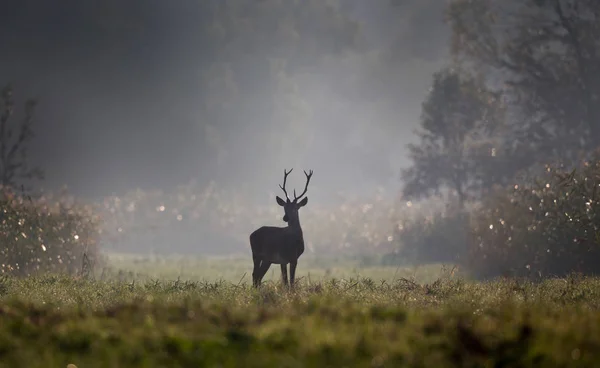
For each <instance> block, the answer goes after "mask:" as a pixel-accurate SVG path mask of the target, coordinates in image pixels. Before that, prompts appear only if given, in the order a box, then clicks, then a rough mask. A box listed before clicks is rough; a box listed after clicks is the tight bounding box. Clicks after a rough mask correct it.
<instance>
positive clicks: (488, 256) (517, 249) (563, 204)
mask: <svg viewBox="0 0 600 368" xmlns="http://www.w3.org/2000/svg"><path fill="white" fill-rule="evenodd" d="M594 157H595V158H593V159H591V160H587V161H584V162H583V163H582V164H581V165H580V166H579V167H578V168H576V169H574V170H573V171H566V170H565V169H564V168H562V167H560V166H552V167H551V166H547V167H546V171H545V173H544V174H542V175H540V176H538V177H537V179H534V180H532V181H531V183H530V184H529V185H520V184H519V185H515V186H514V187H512V188H510V189H508V190H506V189H504V190H500V191H496V192H495V193H494V194H493V195H492V196H491V197H489V198H487V199H486V200H484V202H483V203H482V207H481V208H480V209H478V210H477V212H476V216H474V217H473V237H472V242H471V244H470V251H469V253H470V259H469V262H470V268H471V270H472V271H473V272H474V274H475V275H477V276H480V277H484V278H485V277H493V276H498V275H514V276H537V277H542V276H550V275H556V276H563V275H566V274H568V273H571V272H581V273H584V274H597V273H598V272H599V271H600V207H599V206H598V203H597V201H598V200H599V197H600V196H599V194H600V190H599V189H600V188H598V187H599V186H600V159H599V158H600V156H598V155H597V154H596V155H595V156H594Z"/></svg>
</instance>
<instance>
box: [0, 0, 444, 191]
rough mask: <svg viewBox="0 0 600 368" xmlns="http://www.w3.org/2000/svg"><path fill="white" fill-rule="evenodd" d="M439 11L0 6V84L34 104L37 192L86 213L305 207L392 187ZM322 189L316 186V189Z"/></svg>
mask: <svg viewBox="0 0 600 368" xmlns="http://www.w3.org/2000/svg"><path fill="white" fill-rule="evenodd" d="M443 7H444V2H443V1H439V0H426V1H424V0H373V1H359V0H348V1H339V2H336V1H317V0H307V1H302V2H301V1H291V0H290V1H282V0H279V1H277V0H238V1H216V0H207V1H200V0H181V1H171V2H166V1H159V0H128V1H117V0H106V1H102V2H99V1H92V0H59V1H53V2H48V1H44V0H6V1H5V6H4V7H3V9H4V10H3V11H2V12H0V50H2V55H3V56H2V58H0V84H1V85H4V84H6V83H9V82H10V83H12V84H13V86H14V90H15V96H16V98H17V102H19V101H21V103H22V101H23V100H24V99H26V98H29V97H33V98H36V99H37V100H38V101H39V106H38V110H37V112H36V125H35V132H36V138H35V141H34V145H33V147H32V148H31V155H32V159H33V160H34V161H35V162H37V163H39V165H40V166H41V167H42V168H43V169H44V170H45V172H46V179H45V181H44V182H43V183H42V185H43V186H44V187H45V188H48V189H56V188H59V187H60V186H62V185H67V187H68V188H69V190H70V192H72V193H74V194H77V195H81V196H84V197H90V198H92V197H93V198H97V197H102V196H106V195H110V194H113V193H115V194H119V193H124V192H127V191H130V190H133V189H135V188H142V189H163V190H168V189H169V188H172V187H174V186H176V185H180V184H183V183H187V182H189V181H190V180H196V181H199V182H200V183H205V182H208V181H210V180H215V181H216V182H218V183H220V185H223V186H225V187H228V188H237V187H241V186H244V188H247V190H248V193H250V194H251V195H256V196H257V197H260V195H263V194H264V192H265V190H267V189H266V188H267V187H268V188H269V190H271V189H277V188H278V187H277V184H278V183H279V182H280V180H281V174H282V171H283V168H284V167H287V168H290V167H296V171H297V172H298V175H297V176H296V177H295V179H291V180H292V182H294V180H296V181H297V183H296V184H297V185H296V186H298V187H300V186H301V185H302V184H301V182H300V181H301V180H303V177H302V176H301V175H300V174H299V173H301V170H302V169H307V170H308V169H313V170H314V171H315V176H314V178H313V182H314V185H315V187H316V188H317V189H316V190H317V192H318V194H317V196H319V195H320V196H321V198H326V197H327V193H330V192H331V191H333V190H350V191H358V192H360V191H364V190H369V188H373V187H374V186H377V185H383V186H388V187H391V188H395V187H398V188H399V186H400V183H399V178H398V172H399V168H400V167H401V166H402V165H406V164H407V162H406V157H405V154H406V150H405V146H406V144H407V143H409V142H411V141H413V140H414V139H415V136H414V135H413V131H414V129H415V128H416V127H417V125H418V121H419V113H420V104H421V102H422V100H423V98H424V96H425V93H426V92H427V89H428V88H429V84H430V83H431V76H432V73H434V72H435V71H437V70H438V69H439V68H440V67H441V66H442V65H443V63H444V62H445V60H446V58H447V49H448V32H449V30H448V29H447V27H446V25H445V24H444V23H443V19H442V16H443ZM317 178H318V179H317Z"/></svg>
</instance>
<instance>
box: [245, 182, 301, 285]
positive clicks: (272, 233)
mask: <svg viewBox="0 0 600 368" xmlns="http://www.w3.org/2000/svg"><path fill="white" fill-rule="evenodd" d="M291 172H292V170H290V171H289V172H286V171H285V170H284V178H283V186H281V185H280V186H279V187H280V188H281V189H282V190H283V192H284V193H285V195H286V201H284V200H283V199H281V198H279V197H277V203H278V204H279V205H280V206H282V207H283V209H284V211H285V215H284V216H283V221H285V222H287V223H288V226H286V227H275V226H262V227H260V228H259V229H257V230H255V231H254V232H253V233H252V234H250V248H251V249H252V261H253V262H254V270H253V271H252V282H253V284H254V286H255V287H258V286H259V285H260V283H261V281H262V278H263V277H264V276H265V274H266V273H267V271H268V270H269V268H270V267H271V264H279V265H281V277H282V280H283V283H284V284H285V285H287V284H288V279H287V265H288V264H289V265H290V285H291V286H294V279H295V275H296V266H297V264H298V258H300V256H301V255H302V253H304V236H303V234H302V227H301V226H300V219H299V217H298V210H299V209H300V208H302V207H304V206H305V205H306V203H307V202H308V198H307V197H305V198H304V199H302V200H301V201H300V202H298V200H299V199H300V198H302V196H303V195H304V194H305V193H306V190H307V189H308V183H309V182H310V177H311V176H312V171H311V172H310V174H307V173H306V171H305V172H304V174H305V175H306V187H305V188H304V192H303V193H302V194H300V196H299V197H296V192H295V191H294V200H290V199H289V197H288V196H287V191H286V190H285V182H286V179H287V176H288V175H289V174H290V173H291Z"/></svg>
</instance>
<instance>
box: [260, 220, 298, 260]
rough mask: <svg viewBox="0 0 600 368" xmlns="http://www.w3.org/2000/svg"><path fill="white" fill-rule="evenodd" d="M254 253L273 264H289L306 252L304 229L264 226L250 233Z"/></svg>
mask: <svg viewBox="0 0 600 368" xmlns="http://www.w3.org/2000/svg"><path fill="white" fill-rule="evenodd" d="M250 247H251V248H252V254H253V255H257V256H258V257H259V258H260V259H261V260H262V261H268V262H269V263H272V264H288V263H291V262H293V261H295V260H297V259H298V258H299V257H300V256H301V255H302V253H304V237H303V235H302V229H300V228H299V229H294V228H292V227H291V226H287V227H275V226H263V227H261V228H259V229H258V230H256V231H254V232H253V233H252V234H250Z"/></svg>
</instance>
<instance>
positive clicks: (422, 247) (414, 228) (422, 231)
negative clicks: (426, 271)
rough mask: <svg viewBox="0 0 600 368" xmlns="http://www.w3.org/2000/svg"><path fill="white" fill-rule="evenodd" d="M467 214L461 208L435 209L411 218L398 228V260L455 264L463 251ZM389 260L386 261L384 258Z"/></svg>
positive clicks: (417, 262)
mask: <svg viewBox="0 0 600 368" xmlns="http://www.w3.org/2000/svg"><path fill="white" fill-rule="evenodd" d="M468 231H469V213H468V212H467V211H464V210H454V211H450V212H446V211H438V212H435V213H433V214H430V215H427V216H423V215H420V214H415V217H414V218H413V219H412V221H410V222H408V223H406V224H404V225H403V226H402V229H401V231H400V229H399V231H398V238H399V241H400V249H399V251H398V252H397V253H396V256H395V257H394V258H396V259H397V260H398V261H400V262H399V263H410V264H427V263H437V262H442V263H444V262H448V263H459V262H461V261H462V259H463V258H464V256H465V254H466V251H467V242H468ZM388 263H389V261H388Z"/></svg>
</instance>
